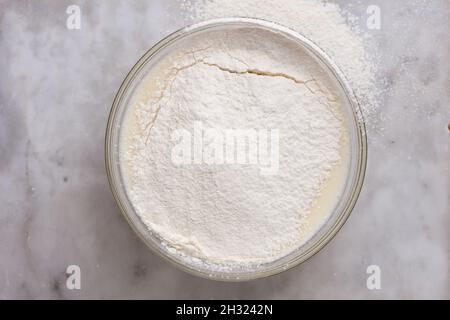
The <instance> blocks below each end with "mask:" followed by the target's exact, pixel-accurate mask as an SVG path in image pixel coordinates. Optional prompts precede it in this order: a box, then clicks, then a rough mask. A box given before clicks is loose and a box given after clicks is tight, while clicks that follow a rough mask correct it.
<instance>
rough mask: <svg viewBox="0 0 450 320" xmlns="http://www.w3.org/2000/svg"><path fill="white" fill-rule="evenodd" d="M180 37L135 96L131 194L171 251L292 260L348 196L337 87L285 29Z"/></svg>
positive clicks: (209, 260) (128, 150)
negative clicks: (342, 197)
mask: <svg viewBox="0 0 450 320" xmlns="http://www.w3.org/2000/svg"><path fill="white" fill-rule="evenodd" d="M183 41H184V42H183V43H181V44H180V45H179V48H180V49H178V50H176V51H175V52H173V53H171V54H166V55H165V56H164V58H162V60H161V61H160V62H159V63H158V65H157V66H156V67H155V68H154V69H153V71H151V72H150V73H149V74H148V75H147V76H146V78H145V79H144V80H143V81H142V82H141V84H140V86H139V87H138V88H137V90H136V91H135V94H134V96H133V98H132V100H131V102H130V107H129V111H128V113H127V115H126V117H125V120H124V123H123V125H122V133H123V134H122V138H121V151H122V152H121V163H122V170H123V173H124V178H125V186H126V189H127V194H128V196H129V198H130V200H131V202H132V203H133V205H134V208H135V210H136V212H137V213H138V215H139V216H140V217H141V219H142V220H143V222H144V223H145V224H146V225H147V226H148V228H149V229H150V230H152V231H153V232H154V233H156V234H157V235H158V236H159V237H160V238H161V239H162V241H163V243H164V244H165V246H166V248H167V249H168V250H169V251H170V252H172V253H173V254H178V255H182V256H184V257H186V259H191V260H190V261H191V263H193V262H192V261H197V262H196V263H205V264H208V265H215V266H244V267H245V266H250V265H259V264H264V263H268V262H271V261H274V260H276V259H278V258H281V257H284V256H286V255H287V254H289V253H291V252H292V251H294V250H295V249H296V248H298V247H300V246H301V245H302V244H304V243H305V241H306V240H308V239H309V238H310V237H311V236H312V235H313V234H314V233H315V232H316V231H317V229H318V228H319V227H320V226H321V225H322V224H323V223H324V221H326V219H327V218H328V217H329V215H330V212H331V211H332V209H333V208H334V206H335V204H336V202H337V199H338V197H339V195H340V193H341V192H342V189H343V186H344V183H345V178H346V176H347V174H348V166H349V164H348V158H349V153H350V151H349V132H348V129H347V126H348V123H347V121H346V115H345V111H344V110H343V101H342V98H341V95H340V92H339V90H338V89H337V87H336V84H335V83H334V82H333V81H332V80H331V79H330V78H329V75H328V74H327V73H326V72H325V71H324V69H323V67H322V66H321V65H319V64H318V63H317V62H316V61H315V60H314V59H313V58H311V57H310V56H309V55H308V54H307V53H306V52H305V51H304V49H302V48H300V47H299V46H298V44H296V43H295V42H293V41H292V40H290V39H287V38H286V37H285V36H283V35H281V34H279V33H276V32H272V31H268V30H263V29H258V28H254V27H239V28H237V29H231V30H227V31H224V30H210V31H208V32H206V33H201V34H197V35H195V36H192V37H191V38H189V39H187V40H183ZM233 134H234V135H233ZM239 134H240V135H239ZM230 135H231V138H230ZM242 137H243V140H239V138H242ZM239 145H240V146H241V149H239Z"/></svg>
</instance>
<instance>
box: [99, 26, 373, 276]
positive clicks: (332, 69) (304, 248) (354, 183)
mask: <svg viewBox="0 0 450 320" xmlns="http://www.w3.org/2000/svg"><path fill="white" fill-rule="evenodd" d="M242 27H252V28H261V29H264V30H269V31H274V32H277V33H280V34H282V35H283V36H285V37H287V38H288V39H290V40H292V41H295V42H296V43H298V45H299V46H301V47H303V49H304V50H305V51H306V52H307V53H308V54H309V55H310V56H311V57H313V58H314V59H315V60H316V61H317V62H318V63H320V64H321V65H322V66H323V68H324V70H325V71H326V72H327V73H328V74H329V76H330V77H331V79H333V80H334V81H335V83H336V87H337V88H338V89H339V90H340V91H341V92H340V94H341V96H342V97H343V101H344V104H345V106H344V108H343V109H345V113H346V117H347V124H348V127H349V128H348V130H349V136H350V143H349V144H350V159H349V171H348V175H347V178H346V182H345V186H344V189H343V192H342V194H341V195H340V198H339V200H338V202H337V204H336V205H335V207H334V210H333V211H332V213H331V214H330V215H329V217H328V219H327V220H326V221H325V222H324V223H323V224H322V226H321V227H320V228H319V230H318V231H317V232H316V233H315V234H314V235H313V236H312V237H310V239H309V240H308V241H307V242H306V243H304V244H303V245H301V246H300V247H298V248H297V249H296V250H294V251H293V252H291V253H290V254H288V255H286V256H284V257H282V258H280V259H278V260H275V261H272V262H270V263H265V264H261V265H259V266H258V267H255V268H252V269H249V268H235V269H233V268H231V269H230V270H227V271H226V272H225V271H217V270H215V269H212V268H209V267H207V266H206V265H204V266H202V265H197V264H193V263H191V262H188V261H186V259H183V258H182V257H180V256H178V255H175V254H173V253H170V252H169V251H168V250H167V249H166V247H164V246H163V245H162V239H160V238H159V237H158V235H157V234H155V233H152V232H151V230H149V229H148V228H147V226H146V225H145V224H144V223H143V221H142V220H141V218H140V217H139V216H138V215H137V213H136V211H135V210H134V208H133V204H132V203H131V202H130V199H129V198H128V196H127V193H126V190H125V187H124V181H123V176H122V173H121V167H120V155H119V140H120V130H121V123H122V121H123V118H124V115H125V112H126V109H127V107H128V105H129V104H128V103H129V101H130V98H131V97H132V95H133V92H134V91H135V89H136V88H137V86H138V85H139V83H140V82H141V81H142V79H143V78H144V77H145V75H146V74H147V73H148V72H149V70H151V69H152V68H153V67H154V66H155V65H157V63H158V61H160V59H161V58H163V57H164V56H165V54H166V53H167V52H170V50H172V49H173V48H175V47H177V45H178V44H179V43H180V42H182V41H181V40H189V38H190V37H193V36H196V35H198V34H200V33H202V32H208V31H213V30H224V29H228V30H229V28H242ZM105 158H106V159H105V160H106V169H107V175H108V180H109V183H110V186H111V190H112V193H113V195H114V197H115V199H116V201H117V203H118V205H119V207H120V209H121V211H122V213H123V215H124V216H125V218H126V220H127V221H128V223H129V224H130V226H131V227H132V228H133V229H134V231H135V232H136V233H137V234H138V235H139V237H140V238H141V239H142V240H143V241H144V242H145V243H146V244H147V245H148V246H149V247H150V248H151V249H152V250H153V251H154V252H156V253H157V254H158V255H160V256H161V257H163V258H165V259H166V260H168V261H169V262H171V263H173V264H174V265H175V266H177V267H179V268H180V269H182V270H184V271H186V272H189V273H191V274H194V275H197V276H200V277H204V278H209V279H215V280H222V281H245V280H252V279H256V278H262V277H267V276H270V275H274V274H277V273H279V272H282V271H285V270H287V269H289V268H292V267H294V266H296V265H298V264H300V263H302V262H304V261H305V260H307V259H308V258H310V257H311V256H313V255H314V254H316V253H317V252H318V251H319V250H321V249H322V248H323V247H324V246H325V245H326V244H327V243H328V242H329V241H330V240H331V239H332V238H333V237H334V236H335V235H336V233H337V232H338V231H339V229H340V228H341V227H342V225H343V224H344V223H345V221H346V220H347V218H348V217H349V215H350V213H351V211H352V209H353V207H354V205H355V203H356V200H357V198H358V195H359V193H360V190H361V187H362V184H363V180H364V173H365V168H366V160H367V141H366V134H365V126H364V121H363V119H362V115H361V112H360V108H359V105H358V101H357V99H356V97H355V95H354V93H353V91H352V89H351V87H350V86H349V84H348V81H347V80H346V79H345V76H344V74H343V73H342V72H341V71H340V69H339V68H338V67H337V66H336V64H335V63H334V62H333V60H332V59H330V58H329V57H328V56H327V54H326V53H325V52H323V51H322V50H321V49H320V48H319V47H318V46H317V45H316V44H315V43H314V42H312V41H311V40H309V39H307V38H306V37H304V36H302V35H301V34H299V33H297V32H295V31H293V30H291V29H289V28H286V27H284V26H281V25H279V24H276V23H273V22H269V21H265V20H260V19H251V18H225V19H215V20H209V21H205V22H201V23H198V24H195V25H192V26H188V27H185V28H183V29H181V30H179V31H176V32H174V33H172V34H171V35H169V36H167V37H166V38H164V39H163V40H161V41H160V42H158V43H157V44H156V45H155V46H153V47H152V48H151V49H150V50H148V51H147V52H146V53H145V54H144V56H142V58H141V59H139V61H138V62H137V63H136V64H135V65H134V67H133V68H132V69H131V71H130V72H129V73H128V75H127V77H126V78H125V80H124V81H123V83H122V85H121V86H120V88H119V91H118V93H117V95H116V97H115V99H114V102H113V105H112V108H111V112H110V115H109V119H108V124H107V129H106V142H105Z"/></svg>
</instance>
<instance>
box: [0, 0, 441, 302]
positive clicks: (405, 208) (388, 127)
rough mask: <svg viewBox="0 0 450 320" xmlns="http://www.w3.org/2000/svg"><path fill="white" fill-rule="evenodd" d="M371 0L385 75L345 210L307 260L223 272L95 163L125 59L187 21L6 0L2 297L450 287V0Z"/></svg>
mask: <svg viewBox="0 0 450 320" xmlns="http://www.w3.org/2000/svg"><path fill="white" fill-rule="evenodd" d="M340 2H341V3H345V1H340ZM372 2H373V1H370V3H369V1H362V2H361V1H358V2H356V1H355V5H353V6H351V7H349V8H348V9H349V10H351V11H353V12H354V13H355V14H356V15H358V14H361V12H365V8H366V6H367V5H368V4H372ZM375 2H376V3H377V4H379V5H380V7H381V9H382V13H383V16H382V18H383V20H382V21H383V27H382V29H381V30H380V31H379V34H378V35H377V36H376V39H377V41H379V47H380V52H379V53H378V54H379V55H380V56H381V58H382V60H383V61H384V64H383V67H382V70H383V73H384V76H385V77H386V79H387V82H388V85H389V86H390V88H391V90H390V93H389V94H388V95H386V96H385V97H383V100H384V102H383V104H382V106H381V108H380V110H378V112H379V113H380V115H381V114H382V115H383V116H382V117H380V118H381V121H380V126H379V130H374V131H373V132H371V133H370V134H369V163H368V170H367V175H366V181H365V185H364V188H363V191H362V194H361V196H360V199H359V201H358V203H357V206H356V208H355V210H354V212H353V214H352V216H351V217H350V219H349V220H348V222H347V223H346V225H345V226H344V228H343V229H342V230H341V232H339V234H338V235H337V236H336V238H335V239H334V240H333V241H332V242H331V243H330V244H329V245H328V246H326V248H324V249H323V250H322V251H321V252H320V253H319V254H317V255H316V256H314V257H313V258H312V259H310V260H309V261H307V262H306V263H304V264H302V265H301V266H298V267H296V268H294V269H292V270H289V271H287V272H285V273H282V274H280V275H276V276H273V277H270V278H267V279H261V280H257V281H251V282H246V283H221V282H214V281H209V280H204V279H200V278H197V277H194V276H191V275H188V274H185V273H184V272H182V271H179V270H178V269H176V268H174V267H172V266H171V265H169V264H167V263H166V262H164V261H163V260H162V259H161V258H159V257H158V256H156V255H155V254H153V253H151V252H150V251H149V250H148V249H147V248H146V246H145V245H144V244H143V243H142V242H141V241H140V240H139V239H138V238H137V236H136V235H135V234H134V233H133V231H132V230H131V228H130V227H129V226H128V224H127V223H126V221H125V219H124V218H123V217H122V215H121V214H120V212H119V209H118V208H117V206H116V204H115V202H114V199H113V197H112V195H111V192H110V190H109V186H108V181H107V177H106V173H105V167H104V147H103V145H104V134H105V127H106V120H107V117H108V113H109V109H110V106H111V103H112V100H113V98H114V95H115V93H116V91H117V89H118V87H119V85H120V83H121V81H122V80H123V78H124V77H125V75H126V73H127V72H128V70H129V69H130V68H131V67H132V65H133V64H134V62H135V61H137V59H138V58H139V57H140V56H141V55H142V54H143V53H144V52H145V51H146V50H147V49H148V48H149V47H150V46H151V45H152V44H154V43H155V42H156V41H157V40H158V39H159V38H161V37H162V36H163V35H165V34H167V33H168V32H170V31H174V30H176V29H177V28H179V27H181V26H182V25H183V23H184V22H183V20H182V19H180V17H179V16H180V13H179V12H178V11H179V10H178V9H177V6H176V4H175V2H173V1H126V2H125V1H75V0H74V1H73V3H74V4H77V5H79V6H80V8H81V10H82V20H81V23H82V24H81V29H80V30H68V29H67V28H66V18H67V14H66V8H67V6H68V5H69V4H68V3H67V1H39V2H37V1H12V0H11V1H9V0H3V1H0V298H31V299H40V298H169V299H170V298H207V299H210V298H232V299H240V298H312V299H317V298H327V299H329V298H375V299H378V298H447V299H448V298H450V279H449V257H450V252H449V249H450V248H449V247H450V246H449V227H450V223H449V222H450V221H449V220H450V219H449V213H450V210H449V209H450V207H449V203H450V193H449V180H450V179H449V177H450V173H449V163H450V157H449V155H450V154H449V141H450V132H449V130H448V129H447V125H448V123H449V121H450V99H449V96H450V80H449V74H450V72H449V71H450V63H449V61H450V37H449V34H450V26H449V23H448V19H449V17H450V5H449V3H448V2H447V1H428V2H427V3H428V4H426V6H427V9H426V10H417V9H414V8H412V7H409V5H408V3H409V1H395V2H393V1H387V0H385V1H381V0H378V1H375ZM356 3H358V4H357V5H356ZM394 3H395V4H394ZM69 265H78V266H79V267H80V270H81V289H80V290H69V289H68V288H67V286H66V279H67V273H66V269H67V266H69ZM369 265H377V266H379V268H380V270H381V289H380V290H369V289H368V288H367V286H366V280H367V278H368V274H367V273H366V271H367V267H368V266H369Z"/></svg>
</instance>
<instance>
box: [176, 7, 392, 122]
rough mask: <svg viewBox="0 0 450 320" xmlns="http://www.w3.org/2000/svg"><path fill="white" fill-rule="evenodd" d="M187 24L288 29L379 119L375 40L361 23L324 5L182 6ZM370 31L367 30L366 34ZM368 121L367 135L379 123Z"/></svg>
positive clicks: (372, 120) (363, 107)
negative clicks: (243, 20) (263, 23)
mask: <svg viewBox="0 0 450 320" xmlns="http://www.w3.org/2000/svg"><path fill="white" fill-rule="evenodd" d="M179 3H180V5H181V7H182V8H183V13H184V15H185V17H186V21H187V23H192V22H197V21H202V20H207V19H214V18H223V17H249V18H259V19H265V20H269V21H273V22H277V23H280V24H282V25H284V26H287V27H289V28H291V29H293V30H295V31H297V32H299V33H300V34H303V35H304V36H306V37H307V38H309V39H310V40H312V41H314V42H315V43H316V44H318V45H319V46H320V47H321V48H322V49H323V50H324V51H325V52H326V53H327V54H328V55H329V56H330V57H331V58H332V59H333V60H334V62H335V63H336V64H337V65H338V66H339V68H340V69H341V70H342V71H343V72H344V73H345V75H346V77H347V79H348V81H349V83H350V84H351V86H352V88H353V90H354V92H355V94H356V95H357V97H358V100H359V102H360V105H361V108H362V111H363V114H364V117H365V118H366V119H369V118H371V117H372V115H373V114H374V113H375V111H376V110H377V107H378V103H379V100H380V95H381V94H382V91H383V90H382V85H381V84H377V85H376V83H377V81H378V80H377V79H376V77H377V68H376V57H374V55H373V54H369V52H370V43H371V42H370V35H369V34H368V33H366V32H364V31H363V30H360V28H359V27H358V17H356V16H354V15H351V14H350V13H348V12H346V11H344V10H343V9H341V8H340V7H339V5H337V4H334V3H331V2H327V1H322V0H264V1H260V0H227V1H223V0H179ZM365 31H366V30H365ZM375 122H376V119H371V121H368V125H369V127H368V129H369V130H370V129H371V127H372V126H374V125H375V124H376V123H375Z"/></svg>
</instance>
